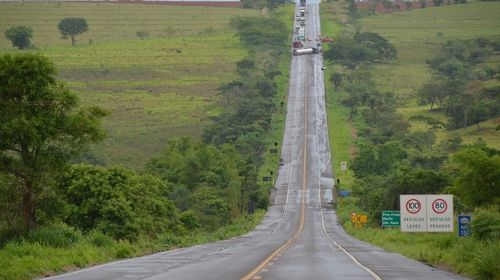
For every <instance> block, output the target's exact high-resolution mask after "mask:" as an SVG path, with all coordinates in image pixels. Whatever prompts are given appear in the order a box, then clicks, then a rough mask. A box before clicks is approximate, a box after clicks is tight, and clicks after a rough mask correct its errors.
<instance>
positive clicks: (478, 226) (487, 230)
mask: <svg viewBox="0 0 500 280" xmlns="http://www.w3.org/2000/svg"><path fill="white" fill-rule="evenodd" d="M472 234H473V236H474V237H475V238H476V239H479V240H499V239H500V212H499V211H498V209H495V207H489V208H478V209H476V210H475V211H474V215H473V218H472Z"/></svg>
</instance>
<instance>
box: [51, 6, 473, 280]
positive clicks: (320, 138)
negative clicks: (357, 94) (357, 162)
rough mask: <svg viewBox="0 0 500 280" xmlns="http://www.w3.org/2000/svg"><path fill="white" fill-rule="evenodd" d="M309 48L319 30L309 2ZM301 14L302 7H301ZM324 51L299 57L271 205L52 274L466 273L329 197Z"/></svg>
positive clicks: (308, 276) (447, 275) (353, 276)
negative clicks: (261, 213)
mask: <svg viewBox="0 0 500 280" xmlns="http://www.w3.org/2000/svg"><path fill="white" fill-rule="evenodd" d="M306 8H307V22H306V38H311V41H308V40H306V42H305V47H311V46H315V45H316V44H317V41H316V38H317V37H318V36H319V34H320V23H319V6H318V4H308V5H307V6H306ZM297 13H298V7H297ZM322 65H323V60H322V56H321V54H311V55H301V56H294V57H293V58H292V61H291V66H290V84H289V95H288V102H287V119H286V128H285V134H284V138H283V140H284V141H283V145H282V150H281V157H282V159H283V165H281V166H280V170H279V174H278V177H277V179H276V184H275V188H274V191H273V194H272V202H273V204H272V206H271V207H270V208H269V210H268V213H267V215H266V216H265V218H264V219H263V221H262V223H261V224H260V225H259V226H257V228H256V229H255V230H253V231H251V232H250V233H248V234H245V235H243V236H240V237H236V238H233V239H229V240H225V241H220V242H214V243H209V244H204V245H199V246H194V247H189V248H183V249H178V250H172V251H166V252H161V253H157V254H153V255H149V256H144V257H140V258H133V259H127V260H122V261H117V262H112V263H109V264H104V265H100V266H95V267H91V268H88V269H83V270H78V271H74V272H70V273H66V274H62V275H59V276H54V277H51V278H50V279H61V280H62V279H64V280H70V279H72V280H83V279H85V280H90V279H148V280H154V279H185V280H190V279H218V280H220V279H255V280H257V279H287V280H290V279H464V278H462V277H460V276H458V275H455V274H452V273H448V272H445V271H442V270H439V269H436V268H432V267H430V266H427V265H425V264H422V263H419V262H417V261H413V260H410V259H408V258H406V257H403V256H401V255H398V254H394V253H388V252H385V251H384V250H382V249H380V248H377V247H375V246H372V245H370V244H367V243H364V242H361V241H359V240H356V239H354V238H352V237H350V236H349V235H347V234H346V233H345V232H344V230H343V229H342V227H341V226H340V225H339V223H338V220H337V216H336V214H335V211H334V210H333V209H332V207H331V205H329V204H328V202H329V201H330V200H331V193H332V189H333V188H334V180H333V175H332V173H331V169H332V168H331V153H330V147H329V144H328V143H329V142H328V130H327V118H326V110H325V91H324V78H323V72H322V70H321V67H322Z"/></svg>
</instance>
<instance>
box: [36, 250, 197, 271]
mask: <svg viewBox="0 0 500 280" xmlns="http://www.w3.org/2000/svg"><path fill="white" fill-rule="evenodd" d="M201 245H204V244H200V245H196V246H193V247H190V248H196V247H199V246H201ZM178 250H180V248H179V249H174V250H170V251H162V252H158V253H154V254H151V255H145V256H141V257H133V258H128V259H124V260H118V261H114V262H110V263H105V264H100V265H96V266H92V267H88V268H83V269H79V270H75V271H71V272H67V273H63V274H59V275H54V276H50V277H44V278H38V279H56V278H60V277H66V276H70V275H74V274H78V273H82V272H85V271H89V270H93V269H98V268H101V267H105V266H110V265H114V264H117V263H122V262H126V261H130V260H132V259H134V260H137V259H143V258H148V257H153V256H157V255H163V254H167V253H172V252H176V251H178Z"/></svg>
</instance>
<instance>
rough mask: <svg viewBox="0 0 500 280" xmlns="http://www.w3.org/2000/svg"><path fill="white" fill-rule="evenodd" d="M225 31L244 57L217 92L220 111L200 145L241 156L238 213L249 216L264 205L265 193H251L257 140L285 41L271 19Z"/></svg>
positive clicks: (260, 147)
mask: <svg viewBox="0 0 500 280" xmlns="http://www.w3.org/2000/svg"><path fill="white" fill-rule="evenodd" d="M231 25H232V26H233V27H234V28H235V29H236V30H237V31H238V34H239V37H240V40H241V41H242V42H243V43H244V44H245V46H246V47H247V48H248V49H249V54H248V56H247V57H246V58H244V59H243V60H241V61H240V62H238V63H237V71H238V74H239V75H240V77H239V78H238V79H236V80H234V81H231V82H229V83H227V84H225V85H223V86H222V87H221V88H220V94H221V96H222V101H221V102H222V104H221V106H222V107H223V108H224V111H223V112H222V114H220V115H219V116H217V117H215V118H213V124H212V125H211V126H209V127H208V128H207V129H206V130H205V134H204V141H205V143H209V144H213V145H216V146H220V145H223V144H225V143H230V144H233V145H234V146H235V147H236V150H237V151H238V152H239V153H240V154H241V160H239V162H238V166H239V173H238V174H239V176H241V177H242V183H241V184H242V186H241V189H242V191H241V197H240V199H241V200H242V202H241V204H240V209H239V211H244V210H248V211H250V212H251V211H253V208H254V207H258V208H266V207H267V204H268V196H269V192H268V190H263V189H258V188H257V184H256V180H257V170H258V168H259V166H260V165H261V164H262V163H263V161H262V159H263V153H264V150H265V143H264V137H263V135H265V133H266V132H268V131H269V130H270V129H271V119H272V114H273V112H274V111H275V110H276V108H277V106H276V101H275V100H274V97H275V96H276V93H277V87H276V82H275V77H276V76H278V75H279V74H281V73H280V71H279V70H278V69H277V64H278V62H279V59H280V56H281V55H282V54H283V52H284V46H285V44H286V40H287V38H288V36H287V30H286V27H285V25H284V24H283V23H282V22H281V21H279V20H278V19H275V18H259V19H255V18H235V19H233V21H232V22H231Z"/></svg>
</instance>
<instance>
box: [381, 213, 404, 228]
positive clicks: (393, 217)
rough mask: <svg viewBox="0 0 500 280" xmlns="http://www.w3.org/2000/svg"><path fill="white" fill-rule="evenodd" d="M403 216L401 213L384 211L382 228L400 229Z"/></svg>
mask: <svg viewBox="0 0 500 280" xmlns="http://www.w3.org/2000/svg"><path fill="white" fill-rule="evenodd" d="M400 226H401V214H400V213H399V211H382V227H385V228H391V227H400Z"/></svg>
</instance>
